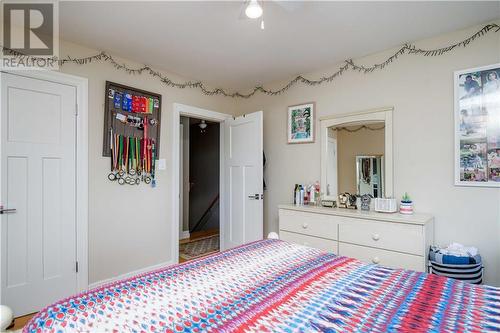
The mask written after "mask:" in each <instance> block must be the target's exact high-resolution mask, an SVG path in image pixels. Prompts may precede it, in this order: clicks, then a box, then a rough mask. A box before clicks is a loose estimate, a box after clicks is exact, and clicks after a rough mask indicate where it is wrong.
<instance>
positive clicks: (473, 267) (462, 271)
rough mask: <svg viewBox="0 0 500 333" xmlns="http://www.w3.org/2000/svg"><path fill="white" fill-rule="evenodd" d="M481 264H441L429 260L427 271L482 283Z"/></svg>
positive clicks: (469, 281)
mask: <svg viewBox="0 0 500 333" xmlns="http://www.w3.org/2000/svg"><path fill="white" fill-rule="evenodd" d="M483 270H484V267H483V264H482V263H478V264H468V265H462V264H458V265H456V264H441V263H437V262H435V261H429V273H431V274H435V275H440V276H446V277H449V278H452V279H456V280H461V281H464V282H468V283H472V284H482V283H483Z"/></svg>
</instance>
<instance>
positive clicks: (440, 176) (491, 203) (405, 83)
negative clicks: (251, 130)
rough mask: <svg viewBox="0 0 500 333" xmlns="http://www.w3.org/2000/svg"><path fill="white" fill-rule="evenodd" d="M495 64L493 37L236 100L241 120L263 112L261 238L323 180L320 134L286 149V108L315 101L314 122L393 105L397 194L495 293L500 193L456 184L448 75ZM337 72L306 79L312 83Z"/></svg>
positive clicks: (427, 44)
mask: <svg viewBox="0 0 500 333" xmlns="http://www.w3.org/2000/svg"><path fill="white" fill-rule="evenodd" d="M481 27H482V26H477V27H473V28H471V29H466V30H463V31H457V32H454V33H450V34H447V35H444V36H440V37H437V38H432V39H428V40H425V41H420V42H418V45H419V46H422V47H424V48H435V47H441V46H443V45H448V44H450V43H453V42H456V41H459V40H462V39H464V38H465V37H468V36H470V35H471V34H472V33H474V32H476V31H477V30H479V29H480V28H481ZM325 47H328V46H325ZM332 47H335V46H334V45H333V46H332ZM392 53H394V50H388V51H386V52H382V53H379V54H375V55H371V56H368V57H365V58H363V59H358V60H357V62H358V63H362V64H367V65H371V64H373V63H376V62H380V61H382V60H385V58H387V56H388V55H391V54H392ZM498 62H500V35H499V34H498V33H491V34H489V35H487V36H486V37H485V38H483V39H480V40H477V41H475V42H473V43H472V44H470V46H469V47H467V48H462V49H457V50H454V51H453V52H451V53H449V54H447V55H444V56H441V57H423V56H403V57H401V58H400V59H398V60H396V61H395V62H394V63H393V64H391V65H390V66H389V67H387V68H386V69H385V70H382V71H376V72H374V73H371V74H361V73H357V72H348V73H345V74H343V75H342V77H340V78H339V79H336V80H334V81H333V82H332V83H330V84H324V85H322V86H319V87H307V86H303V85H298V86H295V87H294V88H292V89H291V90H290V91H288V92H286V93H285V94H283V95H281V96H277V97H268V96H263V95H258V96H256V97H253V98H251V99H249V100H240V101H239V103H238V108H239V110H240V111H243V112H244V113H249V112H252V111H255V110H264V150H265V153H266V158H267V165H266V174H265V177H266V183H267V186H268V190H267V191H266V195H265V203H264V204H265V233H264V234H266V233H267V232H269V231H277V229H278V210H277V205H278V204H280V203H286V202H291V201H292V200H293V198H292V192H293V184H295V183H310V182H313V181H316V180H319V179H320V141H319V138H318V135H317V136H316V142H315V143H314V144H300V145H288V144H287V143H286V112H287V106H288V105H294V104H300V103H303V102H309V101H315V102H316V108H317V113H316V116H317V117H318V116H325V115H332V114H341V113H346V112H354V111H358V110H365V109H371V108H377V107H384V106H394V108H395V110H394V165H395V169H394V177H395V178H394V190H395V195H397V196H400V195H402V194H403V193H404V192H406V191H407V192H408V193H409V194H410V195H411V196H412V197H413V198H414V200H415V207H416V209H417V211H420V212H430V213H432V214H434V216H435V221H436V224H435V240H436V243H438V244H447V243H448V242H451V241H456V242H461V243H464V244H468V245H474V246H477V247H478V248H479V250H480V252H481V253H482V255H483V258H484V262H485V266H486V270H485V272H486V281H487V282H488V283H490V284H494V285H497V286H500V189H498V188H497V189H495V188H465V187H455V186H454V185H453V168H454V162H453V151H454V150H453V137H454V132H453V130H454V129H453V127H454V126H453V124H454V123H453V71H455V70H460V69H466V68H470V67H476V66H483V65H489V64H493V63H498ZM337 68H338V66H336V67H332V68H331V69H324V70H322V71H318V72H317V73H311V74H308V75H306V76H307V77H315V78H317V77H320V76H321V75H322V74H326V73H331V72H333V71H334V70H336V69H337ZM280 85H281V84H275V85H265V86H266V87H273V86H274V87H278V86H280ZM318 125H319V123H317V125H316V128H319V126H318Z"/></svg>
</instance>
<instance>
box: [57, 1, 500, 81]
mask: <svg viewBox="0 0 500 333" xmlns="http://www.w3.org/2000/svg"><path fill="white" fill-rule="evenodd" d="M284 6H286V8H284ZM284 6H283V3H277V2H275V1H273V2H269V1H266V2H265V4H264V19H265V27H266V29H265V30H260V27H259V25H260V21H256V20H249V19H246V20H244V19H240V15H241V8H242V2H234V1H232V2H211V1H204V2H144V1H143V2H116V1H112V2H88V1H84V2H72V1H69V2H61V3H60V33H61V37H62V38H63V39H66V40H69V41H73V42H76V43H79V44H82V45H86V46H90V47H93V48H96V49H99V50H105V51H108V52H110V53H112V54H115V55H118V56H121V57H125V58H128V59H131V60H135V61H137V62H140V63H144V64H148V65H151V66H154V67H157V68H160V69H164V70H166V71H170V72H172V73H177V74H180V75H182V76H184V77H186V78H188V79H196V80H198V79H199V80H202V81H204V82H207V83H210V84H213V85H216V86H221V87H226V88H247V87H251V86H254V85H256V84H264V83H269V82H272V81H277V80H282V79H287V78H289V77H290V76H292V75H296V74H301V73H307V72H311V71H315V70H318V69H322V68H326V67H329V66H332V65H334V64H336V63H338V62H339V61H342V60H345V59H347V58H357V57H360V56H364V55H368V54H371V53H374V52H378V51H382V50H384V49H387V48H391V47H394V46H398V45H401V44H403V43H404V42H407V41H415V40H419V39H422V38H426V37H431V36H435V35H438V34H441V33H445V32H449V31H453V30H456V29H460V28H465V27H469V26H472V25H475V24H479V23H482V22H486V21H489V20H492V19H495V18H498V17H500V2H499V1H489V2H478V1H471V2H460V1H459V2H303V3H292V4H291V3H285V4H284ZM291 8H295V9H294V10H291Z"/></svg>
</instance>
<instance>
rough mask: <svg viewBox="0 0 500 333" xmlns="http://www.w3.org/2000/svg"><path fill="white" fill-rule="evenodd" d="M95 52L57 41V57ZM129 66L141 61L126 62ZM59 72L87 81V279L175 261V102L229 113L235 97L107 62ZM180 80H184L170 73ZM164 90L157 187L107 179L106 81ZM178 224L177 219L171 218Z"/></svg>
mask: <svg viewBox="0 0 500 333" xmlns="http://www.w3.org/2000/svg"><path fill="white" fill-rule="evenodd" d="M95 53H97V51H95V50H91V49H87V48H83V47H80V46H77V45H75V44H71V43H66V42H63V43H61V56H63V57H64V56H66V55H71V56H74V57H76V56H88V55H91V54H95ZM126 63H127V64H129V65H130V66H139V65H140V64H137V63H134V62H130V61H126ZM61 71H62V72H65V73H69V74H74V75H78V76H82V77H86V78H88V80H89V179H90V180H89V283H94V282H98V281H101V280H104V279H108V278H112V277H115V276H118V275H121V274H126V273H128V272H131V271H135V270H139V269H142V268H145V267H149V266H152V265H157V264H160V263H168V262H171V261H172V260H173V257H172V253H170V251H171V244H170V243H171V242H170V237H171V228H172V225H171V223H172V221H171V214H170V212H171V210H172V207H171V204H170V203H171V198H170V183H171V179H172V167H173V166H172V161H171V158H170V155H171V152H172V131H171V130H170V128H171V121H172V120H171V117H172V104H173V103H174V102H177V103H183V104H188V105H193V106H197V107H201V108H205V109H209V110H213V111H218V112H222V113H229V114H232V113H233V112H234V110H235V109H236V108H235V100H233V99H230V98H223V97H208V96H204V95H202V94H201V93H200V92H199V91H198V90H193V89H172V88H167V87H165V86H164V85H162V84H161V83H160V82H159V81H158V80H156V79H152V78H151V77H150V76H149V75H147V74H143V75H128V74H126V73H124V72H121V71H117V70H115V69H114V68H113V66H112V65H110V64H98V63H93V64H90V65H85V66H79V65H74V64H68V65H64V66H63V67H61ZM171 77H172V78H175V79H178V80H179V81H185V80H186V79H183V78H179V77H178V76H175V75H172V76H171ZM106 80H109V81H114V82H117V83H122V84H125V85H129V86H132V87H137V88H140V89H143V90H148V91H152V92H155V93H160V94H161V95H162V110H161V112H162V117H161V121H162V124H161V144H160V147H161V151H160V158H165V159H166V160H167V169H166V170H164V171H158V172H157V174H156V175H157V180H158V187H157V188H155V189H153V188H151V187H149V186H147V185H144V184H141V185H140V186H133V187H132V186H126V185H124V186H120V185H118V184H116V183H112V182H110V181H108V180H107V175H108V173H109V171H110V170H109V157H102V135H103V119H104V114H103V112H104V96H105V95H104V90H105V81H106ZM175 223H177V221H176V222H175Z"/></svg>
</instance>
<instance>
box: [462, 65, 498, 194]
mask: <svg viewBox="0 0 500 333" xmlns="http://www.w3.org/2000/svg"><path fill="white" fill-rule="evenodd" d="M454 82H455V185H461V186H488V187H500V64H495V65H490V66H484V67H479V68H472V69H468V70H462V71H457V72H455V81H454Z"/></svg>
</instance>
